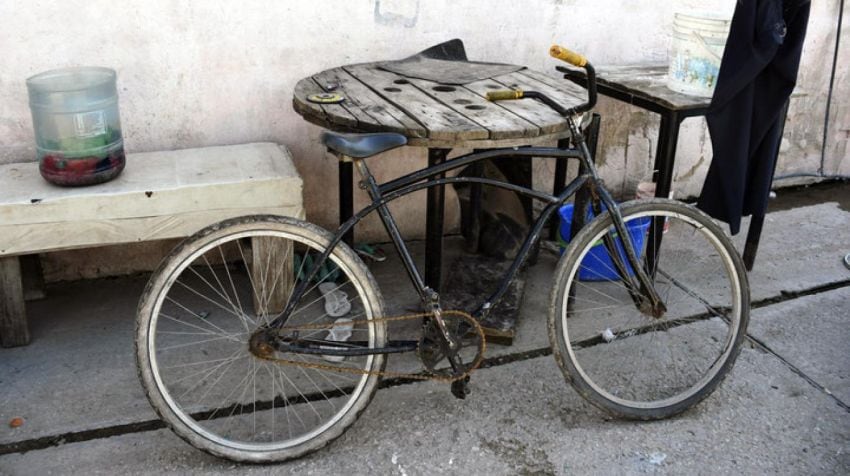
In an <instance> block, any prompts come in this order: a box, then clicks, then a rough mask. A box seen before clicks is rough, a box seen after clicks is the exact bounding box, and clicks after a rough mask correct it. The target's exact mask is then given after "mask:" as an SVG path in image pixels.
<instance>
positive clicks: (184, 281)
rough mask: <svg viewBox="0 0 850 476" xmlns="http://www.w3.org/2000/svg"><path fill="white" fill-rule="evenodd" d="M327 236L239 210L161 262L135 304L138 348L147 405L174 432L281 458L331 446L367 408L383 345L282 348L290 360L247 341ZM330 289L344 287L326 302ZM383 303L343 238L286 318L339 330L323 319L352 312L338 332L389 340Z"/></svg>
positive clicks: (319, 333) (262, 458) (259, 458)
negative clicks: (364, 350) (339, 350)
mask: <svg viewBox="0 0 850 476" xmlns="http://www.w3.org/2000/svg"><path fill="white" fill-rule="evenodd" d="M331 238H332V237H331V235H330V233H328V232H327V231H325V230H322V229H321V228H319V227H317V226H315V225H312V224H309V223H306V222H303V221H300V220H295V219H292V218H286V217H274V216H249V217H240V218H235V219H231V220H227V221H224V222H221V223H219V224H216V225H213V226H210V227H208V228H206V229H204V230H201V231H200V232H198V233H197V234H195V235H194V236H192V237H190V238H188V239H186V240H185V241H184V242H183V243H181V244H180V245H179V246H178V247H177V248H176V249H175V250H174V251H173V252H172V253H171V255H170V256H169V257H167V258H166V259H165V260H164V261H163V263H162V264H161V265H160V267H159V269H158V270H157V271H156V272H155V273H154V274H153V276H152V277H151V279H150V281H149V282H148V286H147V288H146V290H145V292H144V294H143V296H142V298H141V301H140V303H139V311H138V319H137V330H136V358H137V366H138V370H139V376H140V378H141V381H142V385H143V386H144V388H145V390H146V393H147V395H148V399H149V400H150V403H151V405H152V406H153V407H154V409H155V410H156V411H157V413H158V414H159V415H160V417H161V418H162V419H163V421H165V423H167V424H168V426H169V427H171V428H172V430H174V431H175V433H177V434H178V435H179V436H181V437H182V438H183V439H185V440H186V441H188V442H189V443H190V444H192V445H194V446H196V447H197V448H200V449H202V450H204V451H207V452H209V453H212V454H214V455H217V456H222V457H226V458H229V459H233V460H237V461H249V462H271V461H282V460H286V459H290V458H295V457H298V456H301V455H303V454H305V453H308V452H310V451H314V450H316V449H318V448H321V447H322V446H324V445H326V444H327V443H329V442H330V441H331V440H333V439H334V438H336V437H338V436H339V435H341V434H342V432H343V431H344V430H345V429H346V428H347V427H348V426H349V425H351V424H352V423H353V422H354V421H355V420H356V419H357V417H358V415H359V414H360V413H361V412H362V411H363V410H364V409H365V408H366V405H367V404H368V403H369V401H370V400H371V398H372V395H373V394H374V392H375V390H376V388H377V384H378V380H379V377H378V376H377V375H375V374H365V373H363V372H375V371H380V370H382V369H383V367H384V364H385V358H384V356H383V355H366V356H357V357H352V356H349V357H344V358H343V357H339V356H324V355H306V354H298V353H287V354H279V355H280V357H281V358H285V359H287V360H290V361H293V362H297V363H299V364H300V365H293V364H286V363H281V362H278V361H273V360H268V359H264V358H260V357H257V356H255V355H254V354H253V353H252V352H251V351H250V350H249V345H248V341H249V338H250V336H251V335H252V333H253V332H254V330H256V329H257V328H258V327H259V326H262V325H263V324H265V323H268V322H270V321H271V320H272V319H274V318H275V317H276V316H277V314H278V313H279V312H281V311H282V310H283V308H284V306H285V305H286V303H287V302H288V300H289V298H290V297H291V291H292V289H293V288H294V286H295V285H296V284H297V282H298V281H299V280H303V279H305V278H306V277H307V276H308V271H309V267H310V266H313V265H314V264H315V260H316V258H318V257H319V256H320V255H321V254H322V252H324V251H325V250H326V249H327V247H328V245H329V243H330V241H331ZM328 282H334V283H335V284H334V285H333V286H322V284H324V283H328ZM323 292H324V293H325V294H327V293H329V292H335V293H344V294H337V295H336V296H335V297H336V299H333V300H331V299H328V300H327V303H326V300H325V299H323V294H322V293H323ZM346 303H347V304H346ZM383 307H384V305H383V299H382V297H381V294H380V292H379V290H378V287H377V284H376V283H375V281H374V278H373V277H372V275H371V273H369V271H368V269H367V268H366V266H365V265H364V264H363V262H362V261H361V260H360V258H358V257H357V256H356V254H355V253H354V252H353V251H352V250H351V248H349V247H348V246H347V245H345V244H344V243H340V244H339V245H337V246H336V247H335V248H334V250H333V253H332V254H331V255H330V257H329V259H328V266H326V267H324V268H323V269H322V272H321V273H319V274H318V277H317V278H316V280H315V282H311V283H310V284H309V286H308V287H307V292H306V294H305V295H304V296H303V298H302V299H301V301H300V302H299V303H297V306H296V308H295V311H294V312H293V313H292V314H291V316H290V318H289V319H288V320H287V322H286V324H285V327H286V328H287V329H288V332H292V330H293V329H297V328H298V326H305V327H303V328H302V329H300V330H299V333H300V336H301V338H303V339H309V338H311V337H313V338H316V339H323V340H327V339H330V340H337V339H335V338H332V337H329V335H330V331H329V330H328V329H316V328H315V324H330V325H334V324H335V323H336V322H337V321H336V319H337V318H345V319H351V320H353V321H354V322H355V323H354V324H351V323H350V322H349V323H348V327H350V334H347V333H346V332H338V333H337V334H338V335H344V337H349V336H350V340H351V341H352V342H354V341H358V342H361V343H362V344H358V345H363V346H368V347H370V348H374V347H383V346H384V345H385V341H386V328H385V327H386V326H385V324H384V323H383V322H377V323H376V322H370V321H372V320H373V319H375V318H378V317H381V316H382V315H383ZM311 325H312V326H313V327H310V326H311ZM343 327H345V326H343ZM345 330H349V329H347V328H346V329H345ZM346 369H347V370H346ZM358 372H360V373H358Z"/></svg>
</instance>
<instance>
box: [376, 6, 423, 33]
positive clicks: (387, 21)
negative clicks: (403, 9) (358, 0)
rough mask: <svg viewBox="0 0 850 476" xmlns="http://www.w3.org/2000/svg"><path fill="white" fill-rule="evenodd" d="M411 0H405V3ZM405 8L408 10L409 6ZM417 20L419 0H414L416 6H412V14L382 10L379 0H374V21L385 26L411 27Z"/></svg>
mask: <svg viewBox="0 0 850 476" xmlns="http://www.w3.org/2000/svg"><path fill="white" fill-rule="evenodd" d="M412 1H413V0H407V1H406V2H405V3H412ZM407 10H410V9H409V8H408V9H407ZM418 21H419V0H416V6H415V7H413V14H412V15H405V14H400V13H396V12H390V11H382V10H381V0H375V23H377V24H379V25H387V26H403V27H405V28H413V27H414V26H416V23H417V22H418Z"/></svg>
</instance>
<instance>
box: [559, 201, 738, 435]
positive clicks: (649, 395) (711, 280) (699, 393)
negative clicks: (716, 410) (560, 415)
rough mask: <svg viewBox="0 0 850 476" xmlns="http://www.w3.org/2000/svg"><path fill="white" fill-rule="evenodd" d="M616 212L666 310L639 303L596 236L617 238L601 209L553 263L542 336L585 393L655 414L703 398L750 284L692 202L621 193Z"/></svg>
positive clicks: (719, 371)
mask: <svg viewBox="0 0 850 476" xmlns="http://www.w3.org/2000/svg"><path fill="white" fill-rule="evenodd" d="M621 213H622V215H623V219H624V220H625V222H626V225H627V229H628V231H629V237H630V239H631V240H632V243H633V244H634V245H635V248H636V252H637V253H638V254H639V255H640V263H641V266H643V268H644V269H645V270H646V271H647V273H648V275H649V276H650V279H651V281H652V283H653V285H654V286H655V289H656V291H657V292H658V293H659V295H660V296H661V298H662V300H663V302H664V303H665V305H666V307H667V311H666V313H665V314H664V315H663V316H662V317H660V318H655V317H652V316H648V315H645V314H642V313H641V312H640V311H639V310H638V309H637V306H636V305H635V302H634V300H633V299H632V297H631V295H630V293H629V292H628V289H627V287H626V285H625V283H624V281H623V280H622V279H621V278H620V275H619V274H618V272H617V271H616V270H615V268H616V267H615V266H614V264H613V262H612V260H611V256H610V255H609V254H608V250H607V249H606V247H605V245H604V244H603V237H604V236H605V235H606V234H611V235H613V236H614V241H615V242H617V243H618V244H617V245H616V246H617V247H618V248H619V247H620V246H621V244H619V243H620V242H619V240H620V239H621V238H620V237H619V236H616V235H617V234H616V232H615V231H614V227H613V220H612V218H611V216H610V214H609V213H607V212H606V213H604V214H602V215H601V216H599V217H597V218H596V219H595V220H593V221H592V222H591V223H589V224H588V225H587V226H586V227H585V228H584V229H583V230H582V231H581V232H580V233H579V234H578V236H576V238H575V239H574V240H573V242H572V243H570V246H569V248H568V249H567V251H566V253H565V254H564V256H563V257H562V258H561V261H560V262H559V264H558V267H557V270H556V279H555V287H554V288H553V290H552V296H551V301H550V311H549V312H550V315H549V336H550V340H551V344H552V348H553V350H554V355H555V358H556V360H557V361H558V364H559V366H560V367H561V370H562V371H563V373H564V376H565V377H566V379H567V381H569V382H570V383H571V384H572V385H573V386H574V387H575V388H576V390H578V392H579V393H580V394H581V395H582V396H584V397H585V398H586V399H588V400H589V401H590V402H591V403H593V404H594V405H596V406H598V407H600V408H602V409H603V410H606V411H607V412H609V413H612V414H614V415H616V416H620V417H625V418H631V419H641V420H651V419H659V418H664V417H668V416H671V415H675V414H677V413H679V412H682V411H684V410H686V409H688V408H690V407H692V406H693V405H695V404H697V403H698V402H700V401H701V400H703V399H704V398H705V397H707V396H708V395H709V394H710V393H711V392H712V391H713V390H714V389H715V388H717V386H718V385H719V384H720V382H721V381H722V380H723V378H724V377H725V376H726V374H727V373H728V372H729V370H730V369H731V367H732V365H733V363H734V361H735V359H736V357H737V355H738V352H739V350H740V346H741V342H742V341H743V339H744V338H745V334H746V328H747V322H748V319H749V303H750V294H749V286H748V284H747V276H746V273H745V271H744V267H743V264H742V262H741V259H740V257H739V256H738V254H737V253H736V251H735V249H734V248H733V246H732V244H731V242H730V241H729V239H728V238H727V237H726V235H725V234H724V233H723V231H722V230H721V229H720V228H719V227H718V226H717V225H716V224H715V223H714V222H713V221H712V220H711V218H709V217H708V216H707V215H705V214H704V213H702V212H700V211H699V210H697V209H695V208H693V207H690V206H687V205H684V204H682V203H680V202H675V201H672V200H663V199H654V200H646V201H635V202H628V203H625V204H623V205H622V206H621ZM653 251H655V252H653ZM617 252H618V253H620V255H621V257H622V259H623V261H624V262H626V258H625V254H624V252H623V251H622V249H621V248H620V249H618V250H617ZM626 267H627V268H628V269H627V270H626V272H628V273H633V271H632V270H631V267H630V266H628V265H626Z"/></svg>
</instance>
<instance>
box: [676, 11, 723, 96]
mask: <svg viewBox="0 0 850 476" xmlns="http://www.w3.org/2000/svg"><path fill="white" fill-rule="evenodd" d="M730 23H731V20H730V19H729V18H726V17H723V16H721V15H717V14H714V13H710V12H693V13H677V14H676V15H675V17H674V20H673V41H672V44H671V47H670V69H669V71H668V74H667V86H668V87H669V88H670V89H672V90H674V91H678V92H680V93H685V94H691V95H694V96H703V97H711V95H712V94H713V93H714V86H715V85H716V83H717V75H718V73H719V72H720V60H721V59H722V58H723V49H724V48H725V47H726V39H727V37H728V36H729V24H730Z"/></svg>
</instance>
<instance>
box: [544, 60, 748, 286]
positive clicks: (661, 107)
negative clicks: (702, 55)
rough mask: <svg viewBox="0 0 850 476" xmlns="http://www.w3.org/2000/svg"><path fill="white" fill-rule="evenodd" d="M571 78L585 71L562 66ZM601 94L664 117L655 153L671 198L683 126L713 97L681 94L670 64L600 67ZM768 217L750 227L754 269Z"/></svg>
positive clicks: (580, 79) (581, 78)
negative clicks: (670, 82) (671, 81)
mask: <svg viewBox="0 0 850 476" xmlns="http://www.w3.org/2000/svg"><path fill="white" fill-rule="evenodd" d="M558 69H559V71H561V72H563V73H564V74H565V75H566V76H567V77H568V78H569V79H570V80H572V81H574V82H576V83H577V84H580V85H584V84H585V83H586V80H587V78H586V76H585V74H584V70H574V69H567V68H558ZM596 74H597V78H596V79H597V88H598V91H599V94H603V95H605V96H609V97H612V98H614V99H618V100H620V101H623V102H626V103H628V104H632V105H634V106H637V107H639V108H642V109H646V110H647V111H651V112H654V113H656V114H658V115H660V116H661V126H660V127H659V131H658V142H657V146H656V154H655V167H654V169H653V170H654V171H655V172H654V174H653V181H654V182H655V184H656V185H655V196H656V197H662V198H663V197H668V196H669V194H670V188H671V186H672V183H673V165H674V164H675V160H676V145H677V144H678V141H679V126H680V125H681V124H682V121H683V120H685V119H687V118H689V117H697V116H704V115H705V114H706V113H707V112H708V109H709V105H710V104H711V98H706V97H698V96H690V95H687V94H681V93H677V92H676V91H673V90H672V89H670V88H668V87H667V65H666V64H654V65H630V66H607V67H605V66H603V67H599V68H597V70H596ZM763 224H764V216H755V215H754V216H753V217H752V220H750V226H749V228H748V230H747V240H746V245H745V247H744V253H743V257H744V264H745V266H746V267H747V270H752V268H753V263H754V262H755V257H756V250H757V249H758V243H759V239H760V237H761V230H762V225H763Z"/></svg>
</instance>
